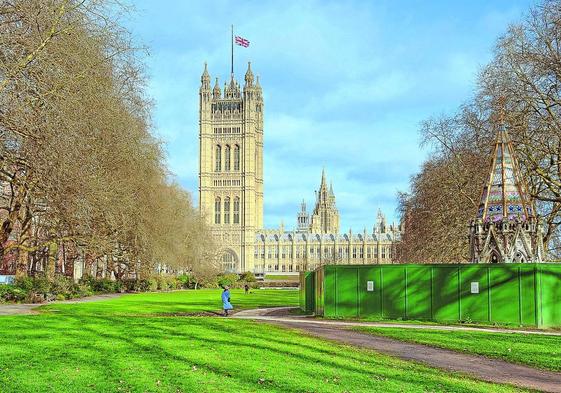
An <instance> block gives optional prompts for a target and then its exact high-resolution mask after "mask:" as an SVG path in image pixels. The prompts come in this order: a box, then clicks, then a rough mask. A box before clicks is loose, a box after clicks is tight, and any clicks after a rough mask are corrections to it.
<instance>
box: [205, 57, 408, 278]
mask: <svg viewBox="0 0 561 393" xmlns="http://www.w3.org/2000/svg"><path fill="white" fill-rule="evenodd" d="M244 79H245V83H244V86H243V88H242V87H241V86H240V85H239V84H238V82H237V81H236V80H235V78H234V75H233V74H232V75H231V76H230V81H229V82H228V83H225V84H224V88H223V89H221V88H220V86H219V85H218V78H217V79H216V82H215V85H214V87H212V88H211V82H210V80H211V79H210V75H209V73H208V70H207V66H206V64H205V68H204V71H203V74H202V76H201V87H200V90H199V99H200V105H199V146H200V149H199V206H200V210H201V214H203V216H204V217H205V219H206V221H207V223H208V224H209V226H210V228H211V230H212V234H213V236H214V237H215V238H216V240H217V241H218V243H219V244H220V245H221V254H222V257H221V259H222V263H223V267H224V270H226V271H232V272H244V271H251V272H254V273H256V274H263V273H267V272H297V271H300V270H308V269H313V268H315V267H317V266H320V265H322V264H328V263H346V264H348V263H390V262H392V260H393V259H394V258H395V254H396V245H397V243H398V242H399V240H400V238H401V229H400V228H399V227H398V226H396V225H395V224H394V225H389V226H388V225H387V224H386V220H385V217H384V216H383V214H382V213H381V212H378V219H377V223H376V225H375V226H374V227H373V229H372V232H368V231H366V230H364V231H362V232H360V233H353V232H352V231H349V232H348V233H345V234H339V212H338V210H337V207H336V203H335V195H334V192H333V187H332V186H331V185H330V186H329V187H328V186H327V181H326V177H325V172H323V173H322V178H321V182H320V186H319V189H318V190H317V192H316V203H315V206H314V209H313V212H312V214H311V216H310V215H309V214H308V213H307V211H306V204H305V202H303V203H302V206H301V211H300V212H299V213H298V214H297V223H296V227H295V229H294V230H292V231H286V230H285V229H284V227H283V225H281V226H280V227H279V228H278V229H269V230H267V229H264V228H263V109H264V103H263V93H262V89H261V86H260V84H259V77H257V78H254V75H253V72H252V70H251V64H248V68H247V71H246V74H245V78H244Z"/></svg>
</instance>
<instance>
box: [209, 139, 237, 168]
mask: <svg viewBox="0 0 561 393" xmlns="http://www.w3.org/2000/svg"><path fill="white" fill-rule="evenodd" d="M231 151H232V148H231V147H230V145H226V146H225V147H224V168H222V146H220V145H216V149H215V163H214V170H215V171H216V172H220V171H221V170H222V169H224V171H230V170H231V165H230V164H231V159H232V158H233V161H234V167H233V170H234V171H239V170H240V147H239V146H238V145H234V152H233V157H231V155H232V153H231Z"/></svg>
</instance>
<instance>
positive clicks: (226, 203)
mask: <svg viewBox="0 0 561 393" xmlns="http://www.w3.org/2000/svg"><path fill="white" fill-rule="evenodd" d="M229 223H230V198H226V199H224V224H229Z"/></svg>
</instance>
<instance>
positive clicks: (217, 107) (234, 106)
mask: <svg viewBox="0 0 561 393" xmlns="http://www.w3.org/2000/svg"><path fill="white" fill-rule="evenodd" d="M211 110H212V111H213V112H224V111H228V112H232V111H238V112H239V111H241V110H242V103H241V102H239V101H238V102H231V101H230V102H228V101H225V102H218V103H216V104H212V106H211Z"/></svg>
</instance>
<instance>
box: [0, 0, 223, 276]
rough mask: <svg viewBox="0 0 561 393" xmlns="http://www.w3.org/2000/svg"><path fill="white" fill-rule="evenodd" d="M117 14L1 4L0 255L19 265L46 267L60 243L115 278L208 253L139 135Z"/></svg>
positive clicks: (141, 91) (93, 2) (127, 40)
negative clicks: (98, 263) (100, 262)
mask: <svg viewBox="0 0 561 393" xmlns="http://www.w3.org/2000/svg"><path fill="white" fill-rule="evenodd" d="M126 12H127V10H126V9H124V8H123V7H122V6H121V5H120V4H119V3H118V2H114V3H113V2H110V1H104V0H82V1H79V0H48V1H44V0H9V1H2V2H0V141H1V144H0V184H1V186H2V193H1V194H0V196H1V199H0V225H1V227H0V256H1V257H2V258H3V259H0V262H1V261H4V264H6V263H8V262H9V261H10V258H8V257H9V256H12V257H13V256H15V260H17V263H16V264H17V267H16V268H17V271H18V272H19V273H22V274H25V273H28V272H34V271H37V270H44V271H46V272H48V273H49V274H52V273H54V271H55V269H59V267H58V264H59V260H60V259H61V253H62V251H63V254H64V258H63V259H64V262H67V261H68V260H70V261H72V260H73V259H75V258H83V259H84V260H85V261H86V262H87V263H89V264H92V263H94V262H95V261H96V260H98V259H99V258H104V261H106V264H108V265H109V269H110V270H111V271H112V272H113V273H114V274H115V275H116V276H117V277H119V276H121V275H123V274H125V273H130V272H134V273H138V274H142V273H147V272H150V271H152V269H153V268H154V267H155V266H156V265H166V266H167V267H168V268H172V269H177V270H185V269H197V268H200V266H202V265H204V262H205V261H206V260H210V259H211V258H210V256H209V255H206V253H208V252H210V251H209V250H212V249H213V248H212V244H211V243H210V237H209V236H208V231H207V230H206V228H205V227H204V225H203V223H202V220H200V218H199V216H198V214H197V212H196V211H195V210H194V208H193V206H192V203H191V199H190V196H189V195H188V194H187V193H186V192H185V191H184V190H182V189H181V188H180V187H179V186H178V185H177V184H176V183H175V182H174V181H173V177H172V176H171V174H170V173H168V171H167V168H166V164H165V157H164V154H163V149H162V143H161V141H159V140H157V139H156V138H154V136H152V134H151V133H150V130H151V122H150V112H151V102H150V100H149V99H148V98H147V97H146V95H145V77H144V74H143V69H144V65H143V64H142V61H141V59H142V51H143V48H135V47H134V45H133V43H132V42H133V41H132V39H131V37H130V36H129V33H128V32H127V31H126V30H125V29H123V28H122V26H121V25H120V24H119V21H120V20H119V18H120V17H121V16H122V15H123V14H126ZM170 179H171V180H170ZM7 261H8V262H7ZM64 262H63V263H64Z"/></svg>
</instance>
